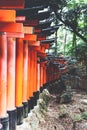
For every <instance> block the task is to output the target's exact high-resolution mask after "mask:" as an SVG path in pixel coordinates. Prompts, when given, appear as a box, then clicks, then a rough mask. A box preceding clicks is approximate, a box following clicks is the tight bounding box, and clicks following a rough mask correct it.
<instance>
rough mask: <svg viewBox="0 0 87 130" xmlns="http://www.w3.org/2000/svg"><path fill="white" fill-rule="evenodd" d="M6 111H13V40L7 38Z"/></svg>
mask: <svg viewBox="0 0 87 130" xmlns="http://www.w3.org/2000/svg"><path fill="white" fill-rule="evenodd" d="M7 54H8V56H7V110H8V111H10V110H14V109H15V54H16V53H15V40H14V39H13V38H7Z"/></svg>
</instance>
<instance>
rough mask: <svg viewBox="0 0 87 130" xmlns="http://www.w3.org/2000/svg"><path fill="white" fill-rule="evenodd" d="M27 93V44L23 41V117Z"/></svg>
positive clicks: (25, 110) (26, 113)
mask: <svg viewBox="0 0 87 130" xmlns="http://www.w3.org/2000/svg"><path fill="white" fill-rule="evenodd" d="M27 91H28V42H27V41H24V44H23V94H22V102H23V105H24V117H27V116H28V102H27V101H28V100H27Z"/></svg>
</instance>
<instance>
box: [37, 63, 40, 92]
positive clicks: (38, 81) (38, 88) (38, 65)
mask: <svg viewBox="0 0 87 130" xmlns="http://www.w3.org/2000/svg"><path fill="white" fill-rule="evenodd" d="M37 90H38V91H39V90H40V64H39V63H38V64H37Z"/></svg>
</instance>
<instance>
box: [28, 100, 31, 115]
mask: <svg viewBox="0 0 87 130" xmlns="http://www.w3.org/2000/svg"><path fill="white" fill-rule="evenodd" d="M30 110H31V100H30V99H29V100H28V113H29V112H30Z"/></svg>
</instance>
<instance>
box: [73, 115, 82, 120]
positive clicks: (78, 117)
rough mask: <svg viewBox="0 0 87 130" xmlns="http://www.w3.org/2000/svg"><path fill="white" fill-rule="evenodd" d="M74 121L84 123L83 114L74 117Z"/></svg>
mask: <svg viewBox="0 0 87 130" xmlns="http://www.w3.org/2000/svg"><path fill="white" fill-rule="evenodd" d="M72 120H73V121H74V122H77V121H82V117H81V114H76V115H75V116H73V117H72Z"/></svg>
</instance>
